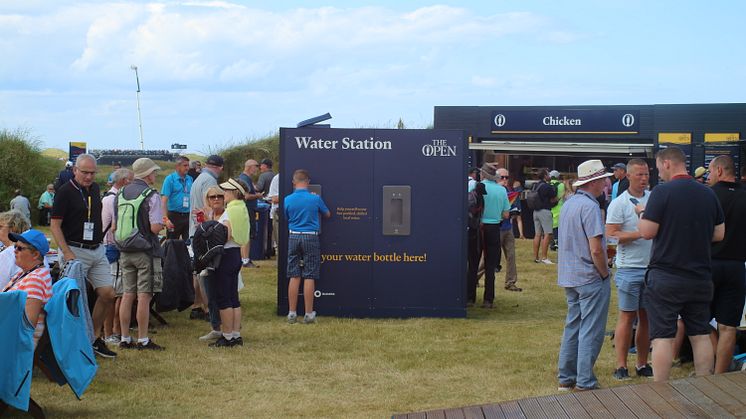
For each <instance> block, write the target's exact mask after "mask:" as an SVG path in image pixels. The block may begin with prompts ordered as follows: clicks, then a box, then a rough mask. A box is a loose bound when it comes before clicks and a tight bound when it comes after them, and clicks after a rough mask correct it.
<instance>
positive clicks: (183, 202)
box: [181, 196, 189, 208]
mask: <svg viewBox="0 0 746 419" xmlns="http://www.w3.org/2000/svg"><path fill="white" fill-rule="evenodd" d="M181 207H182V208H189V197H188V196H185V197H184V199H182V200H181Z"/></svg>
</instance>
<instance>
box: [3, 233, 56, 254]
mask: <svg viewBox="0 0 746 419" xmlns="http://www.w3.org/2000/svg"><path fill="white" fill-rule="evenodd" d="M8 238H9V239H10V241H13V242H18V241H20V242H23V243H26V244H28V245H31V246H33V247H34V249H36V250H38V251H39V253H41V255H42V256H44V255H46V254H47V252H49V242H48V241H47V236H45V235H44V233H42V232H41V231H39V230H26V231H24V232H23V233H21V234H16V233H10V234H8Z"/></svg>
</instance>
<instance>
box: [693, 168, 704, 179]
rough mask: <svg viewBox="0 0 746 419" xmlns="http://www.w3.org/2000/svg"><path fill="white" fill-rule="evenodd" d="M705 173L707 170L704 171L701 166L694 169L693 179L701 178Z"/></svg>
mask: <svg viewBox="0 0 746 419" xmlns="http://www.w3.org/2000/svg"><path fill="white" fill-rule="evenodd" d="M705 173H707V169H705V168H704V167H702V166H699V167H698V168H696V169H694V178H695V179H699V178H701V177H702V176H704V175H705Z"/></svg>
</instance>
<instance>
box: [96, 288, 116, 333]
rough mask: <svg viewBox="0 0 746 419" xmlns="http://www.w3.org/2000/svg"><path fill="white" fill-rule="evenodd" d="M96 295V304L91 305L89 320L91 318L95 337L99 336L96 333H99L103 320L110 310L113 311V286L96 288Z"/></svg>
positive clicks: (114, 296)
mask: <svg viewBox="0 0 746 419" xmlns="http://www.w3.org/2000/svg"><path fill="white" fill-rule="evenodd" d="M96 296H97V297H98V298H97V299H96V304H95V305H94V306H93V312H92V313H91V320H93V330H94V332H95V334H96V337H99V336H98V334H99V333H101V329H102V328H103V326H104V320H105V319H106V317H107V316H109V313H110V312H111V313H113V311H114V299H115V298H116V295H115V294H114V288H113V287H111V286H108V287H99V288H96ZM112 315H113V314H112Z"/></svg>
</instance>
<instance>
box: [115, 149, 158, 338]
mask: <svg viewBox="0 0 746 419" xmlns="http://www.w3.org/2000/svg"><path fill="white" fill-rule="evenodd" d="M159 170H161V168H160V167H158V166H157V165H156V164H155V163H154V162H153V160H150V159H149V158H147V157H143V158H139V159H137V160H135V162H134V163H133V164H132V171H133V172H134V173H135V179H134V180H133V181H132V183H130V184H129V185H127V186H124V187H122V189H121V190H120V191H119V193H118V194H117V198H116V201H115V207H117V212H116V213H115V214H116V216H115V227H120V228H121V226H123V223H130V222H132V221H134V222H135V223H136V226H137V233H135V234H136V235H138V236H139V237H138V238H137V240H129V239H128V240H127V241H126V242H123V241H121V240H119V239H118V240H117V246H118V247H119V250H120V252H121V254H120V256H119V266H120V269H121V270H122V287H123V289H124V295H122V302H121V305H120V307H119V322H120V325H121V332H122V337H121V341H120V343H119V347H120V348H125V349H133V348H136V349H143V350H145V349H148V350H163V347H161V346H160V345H158V344H156V343H155V342H153V340H152V339H150V338H148V323H149V321H150V301H151V300H152V298H153V294H154V293H157V292H161V290H162V288H163V274H162V272H163V271H162V265H161V257H162V253H161V246H160V243H159V240H158V233H160V231H161V230H162V229H163V211H162V210H161V198H160V196H159V195H158V191H157V190H155V189H153V185H155V178H156V175H157V174H158V171H159ZM141 195H143V196H144V197H145V198H144V199H143V200H142V202H141V203H140V205H139V207H138V208H137V209H136V211H135V212H134V215H130V216H129V217H130V219H124V218H123V217H124V216H126V212H125V210H124V207H123V206H122V203H123V202H124V201H125V200H126V201H134V200H136V199H137V198H138V197H140V196H141ZM115 237H117V235H116V230H115ZM135 298H137V334H138V339H137V344H135V343H134V342H132V338H131V337H130V336H129V330H130V329H129V328H130V321H131V319H132V304H133V303H134V302H135Z"/></svg>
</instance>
